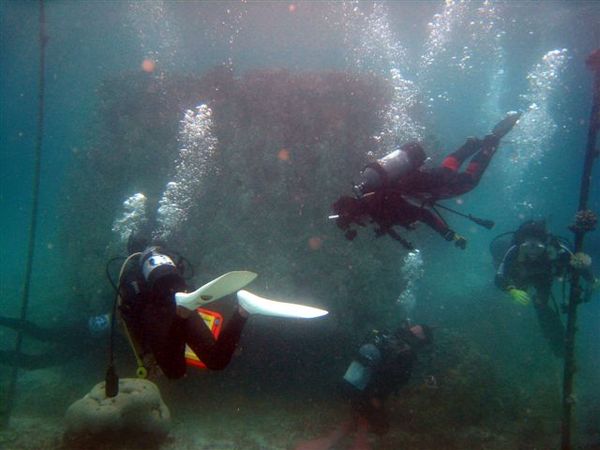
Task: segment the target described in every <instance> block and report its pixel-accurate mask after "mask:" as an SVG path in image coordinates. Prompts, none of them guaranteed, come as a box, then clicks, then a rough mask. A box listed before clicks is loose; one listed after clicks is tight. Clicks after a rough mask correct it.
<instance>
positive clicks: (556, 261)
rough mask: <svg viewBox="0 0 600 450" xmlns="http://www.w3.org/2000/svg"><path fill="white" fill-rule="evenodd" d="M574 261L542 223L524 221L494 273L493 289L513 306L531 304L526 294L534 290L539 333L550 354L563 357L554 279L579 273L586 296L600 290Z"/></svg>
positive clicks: (596, 283)
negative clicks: (553, 301) (553, 303)
mask: <svg viewBox="0 0 600 450" xmlns="http://www.w3.org/2000/svg"><path fill="white" fill-rule="evenodd" d="M577 261H578V259H577V258H575V257H574V255H573V252H571V250H569V248H567V247H566V246H565V245H564V244H563V243H562V242H561V241H560V240H559V239H557V238H556V237H554V236H552V235H551V234H550V233H549V232H548V231H547V229H546V224H545V222H544V221H534V220H531V221H527V222H524V223H523V224H521V226H520V227H519V229H518V230H517V231H516V232H515V233H514V237H513V241H512V245H511V246H510V247H509V249H508V250H507V251H506V253H505V254H504V256H503V258H502V260H501V263H500V265H499V266H498V270H497V272H496V277H495V283H496V286H497V287H498V288H500V289H502V290H503V291H505V292H506V293H507V294H509V295H510V297H511V298H512V299H513V301H514V302H515V303H517V304H520V305H523V306H526V305H528V304H529V303H530V302H531V297H530V295H529V293H528V292H527V290H528V289H529V288H530V287H533V288H535V295H534V296H533V305H534V307H535V312H536V314H537V318H538V322H539V324H540V327H541V329H542V333H543V335H544V337H545V338H546V340H547V341H548V343H549V344H550V347H551V349H552V351H553V353H554V354H555V355H556V356H558V357H562V356H563V353H564V336H565V330H564V326H563V324H562V322H561V320H560V316H559V311H557V310H556V309H555V308H552V306H551V304H550V301H549V300H550V297H551V296H552V284H553V282H554V279H555V278H562V277H566V276H568V275H569V274H570V273H571V272H572V271H573V270H579V271H580V274H581V276H582V278H583V279H585V280H586V281H587V282H588V284H589V285H590V292H591V291H592V290H594V289H598V287H600V283H599V281H598V280H597V279H595V278H594V276H593V274H592V272H591V270H590V269H589V267H579V268H578V267H576V266H577Z"/></svg>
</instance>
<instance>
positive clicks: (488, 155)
mask: <svg viewBox="0 0 600 450" xmlns="http://www.w3.org/2000/svg"><path fill="white" fill-rule="evenodd" d="M519 117H521V114H520V113H518V112H515V111H511V112H509V113H507V114H506V117H505V118H504V119H502V120H501V121H500V122H498V123H497V124H496V126H495V127H494V129H493V130H492V133H491V134H488V135H487V136H486V137H485V138H484V139H483V141H480V143H481V144H480V150H479V151H478V152H477V154H476V155H475V156H474V157H473V159H472V160H471V162H470V163H469V165H468V166H467V169H466V170H465V173H466V174H468V175H470V176H471V178H472V184H473V187H475V186H476V185H477V183H479V180H480V179H481V177H482V175H483V173H484V172H485V170H486V169H487V167H488V165H489V164H490V161H491V160H492V157H493V156H494V154H495V153H496V150H498V146H499V145H500V139H502V138H503V137H504V136H505V135H506V134H507V133H508V132H509V131H510V130H512V129H513V127H514V126H515V125H516V123H517V121H518V120H519Z"/></svg>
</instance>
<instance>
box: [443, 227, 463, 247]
mask: <svg viewBox="0 0 600 450" xmlns="http://www.w3.org/2000/svg"><path fill="white" fill-rule="evenodd" d="M444 239H446V240H447V241H453V242H454V245H456V246H457V247H458V248H460V249H462V250H464V249H465V248H466V247H467V240H466V239H465V238H464V237H462V236H461V235H460V234H458V233H456V232H454V231H452V230H448V231H446V233H445V234H444Z"/></svg>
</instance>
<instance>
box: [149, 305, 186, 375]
mask: <svg viewBox="0 0 600 450" xmlns="http://www.w3.org/2000/svg"><path fill="white" fill-rule="evenodd" d="M182 322H183V319H177V317H176V314H175V304H163V305H156V304H154V305H148V306H146V308H145V309H144V313H143V317H142V327H141V330H142V343H143V346H144V347H145V348H148V349H150V351H151V352H152V355H153V356H154V359H155V360H156V362H157V363H158V365H159V366H160V368H161V370H162V371H163V373H164V374H165V375H166V376H167V377H168V378H172V379H176V378H181V377H182V376H183V375H185V370H186V366H185V336H184V330H183V328H184V323H182Z"/></svg>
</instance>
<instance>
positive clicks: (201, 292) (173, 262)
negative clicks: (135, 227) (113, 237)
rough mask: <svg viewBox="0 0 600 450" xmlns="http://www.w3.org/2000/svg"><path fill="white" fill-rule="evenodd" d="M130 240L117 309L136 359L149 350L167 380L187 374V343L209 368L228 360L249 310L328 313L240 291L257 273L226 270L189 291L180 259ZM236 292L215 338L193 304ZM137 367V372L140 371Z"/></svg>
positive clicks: (296, 314) (287, 314)
mask: <svg viewBox="0 0 600 450" xmlns="http://www.w3.org/2000/svg"><path fill="white" fill-rule="evenodd" d="M146 242H147V241H145V240H143V239H132V240H131V239H130V243H129V246H128V247H129V248H128V250H129V252H130V253H131V254H130V256H129V257H128V258H127V260H126V261H125V263H124V264H123V267H122V269H121V277H120V280H119V286H118V296H119V301H118V303H119V312H120V315H121V317H122V319H123V321H124V322H125V331H126V333H127V334H128V337H129V339H130V342H131V344H132V347H133V349H134V352H135V354H136V359H137V360H138V374H139V370H140V368H141V369H142V370H143V371H144V372H145V368H144V367H143V364H141V361H143V359H144V357H148V356H150V355H151V357H153V359H154V361H155V362H156V363H157V364H158V366H159V367H160V369H161V370H162V372H163V373H164V374H165V375H166V376H167V377H168V378H171V379H177V378H181V377H183V376H184V375H185V373H186V357H185V352H186V344H187V345H188V346H189V347H190V348H191V350H192V351H193V352H194V353H195V355H196V356H197V357H198V358H199V359H200V360H201V361H202V363H204V365H205V366H206V367H207V368H209V369H211V370H222V369H224V368H225V367H226V366H227V365H228V364H229V362H230V360H231V357H232V355H233V353H234V351H235V349H236V346H237V343H238V341H239V340H240V336H241V333H242V329H243V328H244V324H245V323H246V320H247V318H248V317H249V316H250V315H253V314H261V315H268V316H276V317H292V318H313V317H319V316H322V315H325V314H327V311H323V310H320V309H317V308H312V307H308V306H304V305H296V304H292V303H283V302H275V301H272V300H268V299H264V298H262V297H258V296H256V295H254V294H252V293H250V292H248V291H243V290H240V289H241V288H242V287H244V286H245V285H246V284H248V283H249V282H250V281H252V280H253V279H254V278H255V277H256V274H254V273H252V272H247V271H238V272H229V273H228V274H225V275H223V276H221V277H219V278H217V279H216V280H213V281H211V282H210V283H207V284H206V285H204V286H202V287H201V288H199V289H197V290H196V291H194V292H191V293H187V291H188V288H189V286H188V285H187V283H186V280H185V279H184V277H183V272H184V268H183V267H184V266H183V264H182V259H183V258H180V257H178V256H177V255H175V254H174V253H171V252H169V251H167V250H165V249H164V248H161V247H158V246H154V245H146ZM234 293H237V308H236V309H235V311H234V312H233V314H232V316H231V317H230V319H229V320H228V321H227V323H226V324H225V326H224V327H223V329H222V332H221V333H220V335H219V337H218V339H216V338H215V337H214V336H213V334H212V332H211V330H210V329H209V327H208V325H207V324H206V323H205V322H204V320H203V319H202V317H201V316H200V315H199V314H198V313H197V312H196V308H198V307H199V306H203V305H206V304H208V303H210V302H212V301H215V300H218V299H220V298H223V297H226V296H230V295H231V294H234ZM144 372H142V373H144Z"/></svg>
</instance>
